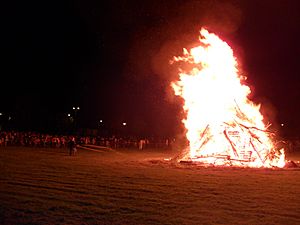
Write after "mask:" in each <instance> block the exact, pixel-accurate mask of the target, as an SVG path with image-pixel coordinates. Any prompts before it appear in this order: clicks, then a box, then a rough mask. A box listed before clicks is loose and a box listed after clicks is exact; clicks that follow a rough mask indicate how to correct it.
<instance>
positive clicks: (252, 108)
mask: <svg viewBox="0 0 300 225" xmlns="http://www.w3.org/2000/svg"><path fill="white" fill-rule="evenodd" d="M199 41H200V45H199V46H198V47H195V48H192V49H191V50H189V51H188V50H187V49H184V50H183V55H182V56H177V57H174V61H176V62H181V63H182V64H188V66H189V68H191V69H189V71H185V70H183V69H182V68H181V69H180V70H179V71H180V73H179V77H178V80H176V81H174V82H172V84H171V85H172V87H173V89H174V92H175V95H177V96H180V97H181V98H182V99H183V100H184V104H183V110H184V111H185V118H184V119H183V120H182V122H183V124H184V126H185V128H186V138H187V139H188V141H189V146H188V148H187V149H186V151H185V152H186V153H185V154H184V156H183V157H182V158H181V159H180V160H181V161H186V160H188V161H192V162H199V163H204V164H209V165H223V166H224V165H230V166H243V167H284V165H285V155H284V150H283V149H277V148H276V145H275V144H274V143H275V141H273V140H274V133H272V132H270V131H269V130H268V128H269V126H270V124H265V122H264V118H263V115H262V114H261V112H260V105H257V104H254V103H253V102H252V101H251V100H250V99H249V94H250V93H251V90H250V88H249V87H248V86H247V85H246V84H245V79H246V77H245V76H244V75H242V74H241V73H240V71H239V66H238V63H237V59H236V57H235V56H234V54H233V50H232V49H231V47H230V46H229V45H228V44H227V43H226V42H224V41H222V40H221V39H220V38H219V37H218V36H217V35H215V34H213V33H209V32H208V31H207V30H206V29H201V31H200V38H199Z"/></svg>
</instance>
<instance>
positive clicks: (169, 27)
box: [0, 0, 300, 136]
mask: <svg viewBox="0 0 300 225" xmlns="http://www.w3.org/2000/svg"><path fill="white" fill-rule="evenodd" d="M1 5H2V6H1V13H0V15H1V22H0V23H1V36H0V57H1V60H0V64H1V65H0V73H1V88H0V94H1V104H0V112H2V113H3V116H8V115H9V116H11V120H10V121H9V123H5V124H6V125H5V126H6V127H7V128H15V129H20V130H37V131H44V132H50V131H52V132H53V131H54V132H59V131H63V130H64V128H63V125H62V124H61V123H60V122H59V121H62V120H65V119H66V118H67V114H68V113H71V114H72V115H73V114H74V111H72V107H73V106H80V110H79V111H78V115H77V116H78V126H79V127H82V128H97V127H98V125H99V120H100V119H102V120H103V124H105V126H106V128H109V129H115V130H117V129H122V128H120V127H121V124H122V122H127V125H128V126H127V127H126V129H128V130H127V132H128V133H134V134H145V135H175V134H177V133H180V131H181V125H180V120H181V118H182V112H181V106H180V104H179V103H180V101H179V100H178V99H176V98H175V97H174V96H173V95H172V93H171V90H170V87H169V84H170V82H171V81H172V80H174V79H175V77H176V74H177V72H176V71H177V68H176V67H174V65H170V64H169V60H170V59H172V57H173V56H174V55H180V54H181V53H182V48H183V47H187V48H189V47H192V46H195V44H196V43H197V40H198V36H199V30H200V29H201V27H202V26H204V27H207V28H208V30H209V31H211V32H214V33H216V34H218V35H219V36H220V37H221V38H222V39H224V40H225V41H227V42H228V43H229V44H230V45H231V46H232V48H233V49H234V51H235V54H236V56H237V57H238V59H239V61H240V65H241V69H242V71H243V73H244V74H245V75H247V77H248V80H247V82H248V85H249V86H250V87H251V88H252V91H253V93H252V95H251V99H252V100H253V101H254V102H257V103H258V102H261V103H262V104H263V107H262V110H263V112H264V115H266V118H267V121H269V122H271V123H273V124H274V125H276V124H281V123H284V124H285V126H284V127H282V128H281V131H282V134H284V135H289V136H297V135H298V133H299V132H300V117H299V115H300V104H299V98H300V82H299V81H300V78H299V76H300V70H299V54H300V43H299V42H300V40H299V37H300V31H299V27H300V26H299V25H300V16H299V11H300V3H298V1H296V0H295V1H291V0H282V1H281V0H272V1H269V0H264V1H261V0H248V1H238V0H236V1H217V0H211V1H208V0H207V1H191V0H182V1H179V0H177V1H175V0H173V1H167V0H166V1H158V0H153V1H122V0H119V1H117V0H113V1H107V2H104V1H96V0H94V1H54V0H52V1H48V0H44V1H20V2H13V3H2V4H1ZM3 116H2V119H1V120H2V122H3V120H4V117H3Z"/></svg>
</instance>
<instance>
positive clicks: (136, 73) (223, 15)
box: [126, 1, 242, 101]
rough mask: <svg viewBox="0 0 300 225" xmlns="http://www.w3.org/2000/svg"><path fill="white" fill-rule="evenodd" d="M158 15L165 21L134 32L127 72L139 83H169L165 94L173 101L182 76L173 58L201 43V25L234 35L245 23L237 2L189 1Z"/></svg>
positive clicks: (221, 34) (223, 33) (220, 32)
mask: <svg viewBox="0 0 300 225" xmlns="http://www.w3.org/2000/svg"><path fill="white" fill-rule="evenodd" d="M173 7H174V6H173ZM155 15H157V16H158V17H160V18H163V19H161V20H162V21H164V22H159V23H158V24H157V26H152V27H142V28H141V29H140V30H139V32H137V33H136V34H135V35H134V37H133V38H132V41H131V43H132V45H131V49H130V54H129V60H128V64H127V66H126V74H127V75H129V77H130V78H131V79H132V80H134V81H137V82H139V81H141V80H143V79H145V77H149V76H150V77H151V76H155V78H154V79H160V80H161V82H162V83H163V84H164V85H165V97H166V98H167V99H168V100H170V101H173V100H174V94H173V91H172V90H171V89H170V83H171V81H174V80H176V79H177V76H178V65H177V64H176V63H175V64H170V61H171V60H172V59H173V57H174V56H178V55H182V49H183V48H187V49H189V48H191V47H194V46H196V45H197V44H198V43H199V42H198V37H199V31H200V29H201V27H206V28H207V29H209V30H210V31H212V32H215V33H217V34H218V35H220V36H225V37H226V36H230V35H234V33H235V32H236V31H237V30H238V28H239V26H240V24H241V22H242V12H241V10H240V8H239V7H238V5H237V4H236V3H235V1H231V2H228V1H188V2H186V3H183V4H181V5H179V6H178V7H177V8H176V10H173V11H171V12H170V11H169V12H168V13H167V15H168V16H167V17H164V15H165V13H164V12H161V11H160V12H159V13H157V12H156V14H155Z"/></svg>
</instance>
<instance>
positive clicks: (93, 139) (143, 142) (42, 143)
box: [0, 131, 174, 149]
mask: <svg viewBox="0 0 300 225" xmlns="http://www.w3.org/2000/svg"><path fill="white" fill-rule="evenodd" d="M71 142H75V144H76V145H98V146H104V147H108V148H114V149H117V148H138V149H145V148H166V149H167V148H171V147H172V143H173V142H174V139H170V138H137V137H117V136H114V135H112V136H110V137H102V136H80V135H51V134H41V133H36V132H17V131H1V132H0V146H25V147H26V146H28V147H44V148H50V147H51V148H67V147H69V145H70V143H71Z"/></svg>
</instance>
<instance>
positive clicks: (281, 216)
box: [0, 147, 300, 225]
mask: <svg viewBox="0 0 300 225" xmlns="http://www.w3.org/2000/svg"><path fill="white" fill-rule="evenodd" d="M174 154H175V153H174V152H172V151H170V150H160V151H158V150H144V151H138V150H125V149H123V150H116V151H109V150H102V151H97V152H95V151H88V150H84V149H79V151H78V152H77V154H76V155H75V156H68V153H67V150H66V149H64V150H61V149H39V148H35V149H34V148H21V147H16V148H14V147H9V148H0V169H1V175H0V224H9V225H11V224H231V225H232V224H234V225H235V224H251V225H253V224H280V225H282V224H284V225H286V224H295V225H296V224H300V169H298V168H296V169H247V168H213V167H210V168H204V167H199V166H191V165H183V164H176V163H173V162H171V161H164V160H163V159H164V158H168V157H172V156H174ZM290 157H293V159H294V160H295V159H298V160H299V158H300V157H299V155H298V156H297V155H291V156H290Z"/></svg>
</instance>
